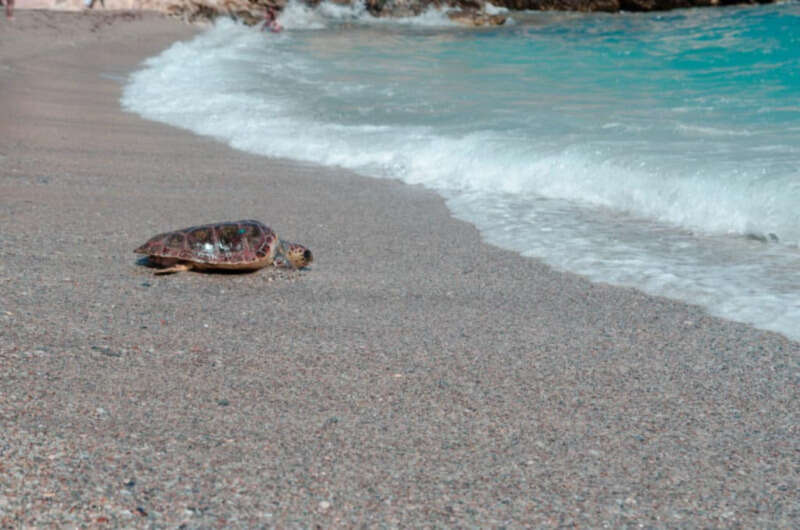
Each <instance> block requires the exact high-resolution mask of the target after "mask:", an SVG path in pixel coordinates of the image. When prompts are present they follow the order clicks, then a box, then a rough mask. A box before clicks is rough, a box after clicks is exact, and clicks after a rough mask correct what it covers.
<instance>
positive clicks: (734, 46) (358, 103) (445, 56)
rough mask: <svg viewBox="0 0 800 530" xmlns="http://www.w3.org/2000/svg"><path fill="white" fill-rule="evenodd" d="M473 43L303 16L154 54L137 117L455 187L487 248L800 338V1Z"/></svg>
mask: <svg viewBox="0 0 800 530" xmlns="http://www.w3.org/2000/svg"><path fill="white" fill-rule="evenodd" d="M514 16H515V17H516V20H515V21H514V22H515V23H514V24H511V25H509V26H506V27H502V28H492V29H487V30H478V31H474V30H464V29H461V28H458V27H455V26H453V25H452V24H450V23H449V22H448V21H447V19H446V18H445V17H444V15H443V14H442V13H439V12H435V11H432V12H429V13H426V14H425V15H424V16H422V17H418V18H415V19H407V20H401V21H383V20H381V21H371V20H369V19H368V18H367V17H365V15H364V13H363V9H360V8H341V7H336V6H331V5H327V4H323V5H322V6H321V7H320V8H318V9H316V10H309V9H308V8H305V7H301V6H298V5H294V4H292V5H290V6H289V8H288V9H287V10H286V11H285V12H284V14H283V15H282V17H281V22H282V23H283V25H284V26H285V27H286V30H285V31H284V32H283V33H280V34H270V33H261V32H258V31H254V30H253V29H250V28H245V27H242V26H238V25H235V24H233V23H232V22H229V21H220V22H219V23H218V24H216V26H215V27H213V28H211V29H210V30H209V31H207V32H205V33H203V34H202V35H200V36H198V37H197V38H195V39H194V40H192V41H191V42H188V43H178V44H176V45H174V46H173V47H171V48H170V49H169V50H167V51H165V52H164V53H162V54H161V55H160V56H158V57H155V58H152V59H150V60H148V61H147V63H146V64H145V65H144V67H143V69H142V70H141V71H139V72H137V73H136V74H134V75H133V76H132V77H131V79H130V81H129V83H128V85H127V86H126V89H125V93H124V96H123V105H124V106H125V108H127V109H129V110H132V111H135V112H137V113H140V114H141V115H143V116H145V117H147V118H150V119H154V120H159V121H163V122H166V123H170V124H172V125H176V126H180V127H185V128H187V129H190V130H192V131H195V132H197V133H200V134H206V135H210V136H214V137H216V138H218V139H220V140H221V141H224V142H227V143H229V144H230V145H232V146H233V147H235V148H237V149H242V150H245V151H249V152H253V153H258V154H263V155H267V156H280V157H288V158H294V159H298V160H306V161H313V162H317V163H321V164H325V165H337V166H343V167H347V168H351V169H354V170H356V171H358V172H360V173H363V174H366V175H371V176H375V177H388V178H399V179H402V180H404V181H406V182H409V183H419V184H423V185H425V186H427V187H429V188H432V189H434V190H436V191H438V192H439V193H441V194H442V195H443V196H444V197H445V198H446V199H447V204H448V206H449V207H450V208H451V210H452V211H453V212H454V214H455V215H456V216H458V217H459V218H462V219H464V220H467V221H469V222H471V223H474V224H475V225H476V226H477V227H478V228H479V229H480V230H481V232H482V234H483V236H484V237H485V238H486V240H487V241H489V242H491V243H493V244H497V245H499V246H502V247H506V248H509V249H513V250H516V251H519V252H521V253H522V254H524V255H528V256H534V257H537V258H540V259H543V260H544V261H546V262H548V263H550V264H552V265H554V266H555V267H557V268H560V269H564V270H570V271H574V272H577V273H580V274H583V275H586V276H588V277H590V278H592V279H594V280H597V281H605V282H610V283H614V284H620V285H628V286H635V287H638V288H641V289H643V290H645V291H647V292H649V293H653V294H659V295H665V296H669V297H673V298H678V299H682V300H686V301H689V302H692V303H698V304H701V305H703V306H704V307H706V308H707V309H708V310H709V312H711V313H712V314H715V315H719V316H724V317H727V318H731V319H735V320H740V321H744V322H749V323H752V324H754V325H756V326H759V327H762V328H766V329H772V330H777V331H780V332H782V333H784V334H786V335H787V336H790V337H792V338H795V339H800V97H799V96H798V94H800V3H796V2H793V3H786V4H779V5H770V6H759V7H745V8H725V9H702V10H681V11H672V12H668V13H660V14H620V15H608V14H591V15H586V14H573V13H567V14H565V13H524V14H517V15H514Z"/></svg>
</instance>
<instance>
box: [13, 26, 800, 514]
mask: <svg viewBox="0 0 800 530" xmlns="http://www.w3.org/2000/svg"><path fill="white" fill-rule="evenodd" d="M195 31H196V30H195V29H192V28H190V27H188V26H184V25H181V24H179V23H177V22H174V21H170V20H167V19H164V18H161V17H160V16H158V15H155V14H142V13H137V14H130V13H128V14H124V13H113V14H109V13H92V14H88V13H54V12H38V11H26V10H18V11H17V19H16V20H15V21H14V22H13V23H12V24H9V23H7V22H6V21H5V19H3V20H2V21H0V526H9V527H17V526H26V525H45V524H47V523H56V524H57V525H58V526H62V525H76V524H88V525H93V526H104V525H112V526H134V525H135V526H152V527H175V526H177V525H179V524H182V523H186V524H187V525H188V527H214V526H217V527H223V526H225V527H230V526H234V527H236V526H259V525H264V526H277V527H287V526H296V527H310V526H313V525H316V524H319V525H322V526H323V527H331V526H338V527H344V526H348V527H349V526H355V525H361V524H366V525H368V526H398V525H402V526H421V525H432V526H439V527H442V526H454V525H458V526H466V527H479V526H480V527H490V526H503V525H506V526H510V527H522V526H547V527H549V526H579V527H600V526H603V525H607V526H610V527H620V526H626V525H634V524H637V523H641V524H643V525H646V526H654V527H665V526H669V527H701V526H702V527H709V526H722V527H737V526H738V527H744V528H754V527H764V528H766V527H770V528H776V527H785V528H790V527H797V526H798V525H800V501H799V499H800V494H799V493H798V484H799V481H798V478H799V476H800V429H799V428H798V410H800V400H798V377H800V368H799V367H798V359H800V345H798V344H797V343H793V342H790V341H789V340H787V339H785V338H783V337H782V336H780V335H777V334H773V333H769V332H764V331H759V330H755V329H753V328H751V327H748V326H745V325H743V324H737V323H732V322H727V321H723V320H720V319H717V318H711V317H709V316H707V315H705V314H704V313H703V311H702V310H700V309H698V308H696V307H692V306H688V305H685V304H682V303H678V302H674V301H669V300H665V299H661V298H654V297H650V296H646V295H644V294H642V293H640V292H637V291H635V290H629V289H620V288H616V287H610V286H606V285H597V284H591V283H589V282H588V281H586V280H584V279H582V278H580V277H577V276H574V275H570V274H562V273H559V272H555V271H553V270H551V269H550V268H548V267H546V266H544V265H542V264H541V263H538V262H537V261H535V260H531V259H525V258H522V257H520V256H518V255H516V254H514V253H511V252H505V251H502V250H499V249H497V248H494V247H490V246H487V245H485V244H483V243H481V241H480V238H479V234H478V233H477V232H476V230H475V229H474V228H473V227H472V226H470V225H468V224H465V223H462V222H459V221H456V220H454V219H452V218H451V217H450V216H449V215H448V212H447V210H446V208H445V207H444V205H443V203H442V200H441V199H440V198H439V197H437V196H436V195H434V194H432V193H430V192H428V191H425V190H422V189H419V188H414V187H408V186H405V185H402V184H400V183H396V182H390V181H376V180H370V179H365V178H360V177H358V176H355V175H353V174H349V173H346V172H343V171H333V170H329V169H323V168H318V167H314V166H309V165H299V164H295V163H291V162H287V161H281V160H269V159H265V158H259V157H255V156H250V155H247V154H243V153H240V152H236V151H233V150H231V149H229V148H227V147H226V146H224V145H220V144H217V143H215V142H213V141H211V140H209V139H206V138H199V137H196V136H193V135H191V134H189V133H187V132H185V131H180V130H176V129H172V128H169V127H166V126H163V125H160V124H156V123H151V122H146V121H144V120H142V119H140V118H138V117H137V116H134V115H131V114H128V113H125V112H123V111H121V110H120V107H119V96H120V90H121V82H122V80H124V78H125V75H126V74H127V73H128V72H129V71H131V70H132V69H134V68H135V67H136V65H137V64H138V63H139V62H140V61H141V60H143V59H144V58H146V57H147V56H150V55H153V54H155V53H157V52H158V51H159V50H161V49H163V48H164V47H166V46H168V45H169V43H170V42H172V41H174V40H178V39H186V38H190V37H191V35H192V34H193V33H194V32H195ZM248 217H253V218H258V219H261V220H263V221H265V222H267V223H268V224H270V225H272V226H273V227H274V228H275V229H276V230H277V231H278V233H279V234H280V235H281V236H283V237H287V238H292V239H297V240H299V241H301V242H304V243H306V244H307V245H309V246H310V247H311V248H312V249H313V251H314V253H315V255H316V258H317V261H316V263H315V264H314V266H313V267H312V268H311V269H310V270H307V271H304V272H301V273H291V274H288V273H277V272H274V271H262V272H259V273H255V274H246V275H232V274H201V273H184V274H177V275H172V276H165V277H161V276H159V277H154V276H153V275H152V271H151V270H150V269H148V268H146V267H142V266H140V265H137V262H136V255H134V254H133V253H132V249H133V248H134V247H136V246H137V245H138V244H140V243H142V242H143V241H144V240H145V239H147V238H148V237H149V236H151V235H153V234H154V233H156V232H159V231H163V230H166V229H173V228H179V227H182V226H187V225H192V224H197V223H203V222H210V221H216V220H223V219H237V218H248Z"/></svg>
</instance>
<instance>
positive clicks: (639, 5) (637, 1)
mask: <svg viewBox="0 0 800 530" xmlns="http://www.w3.org/2000/svg"><path fill="white" fill-rule="evenodd" d="M773 1H774V0H491V2H492V4H494V5H496V6H500V7H506V8H508V9H512V10H520V9H529V10H539V11H543V10H559V11H607V12H612V13H613V12H617V11H665V10H668V9H678V8H687V7H712V6H726V5H734V4H769V3H772V2H773Z"/></svg>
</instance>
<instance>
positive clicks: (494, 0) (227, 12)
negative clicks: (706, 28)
mask: <svg viewBox="0 0 800 530" xmlns="http://www.w3.org/2000/svg"><path fill="white" fill-rule="evenodd" d="M327 1H332V2H335V3H339V4H350V3H353V2H361V1H362V0H327ZM364 1H365V4H366V7H367V11H369V13H370V14H372V15H373V16H376V17H410V16H417V15H419V14H421V13H422V12H424V11H425V10H427V9H429V8H430V7H437V8H446V9H449V12H448V16H449V17H450V19H451V20H453V21H455V22H457V23H459V24H463V25H465V26H490V25H494V26H496V25H501V24H504V23H505V21H506V15H504V14H499V13H497V10H496V9H487V6H488V5H489V4H491V6H495V7H505V8H507V9H509V10H512V11H514V10H523V9H524V10H560V11H606V12H617V11H658V10H667V9H675V8H686V7H711V6H725V5H732V4H757V3H758V4H764V3H771V2H773V1H774V0H364ZM134 2H135V3H138V7H139V8H142V9H155V10H158V11H164V12H167V13H170V14H172V15H175V16H177V17H180V18H183V19H185V20H188V21H191V22H196V21H202V20H212V19H214V18H216V17H218V16H230V17H233V18H235V19H238V20H241V21H243V22H244V23H245V24H249V25H255V24H258V23H260V22H262V21H263V20H264V12H265V8H266V7H272V8H274V9H276V10H277V11H281V10H282V9H283V8H284V7H285V5H286V2H287V0H134ZM306 3H308V4H309V5H312V6H313V5H316V4H319V3H320V0H306Z"/></svg>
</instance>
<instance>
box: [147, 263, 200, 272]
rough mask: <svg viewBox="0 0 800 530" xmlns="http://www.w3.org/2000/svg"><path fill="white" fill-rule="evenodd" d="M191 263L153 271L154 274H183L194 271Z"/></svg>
mask: <svg viewBox="0 0 800 530" xmlns="http://www.w3.org/2000/svg"><path fill="white" fill-rule="evenodd" d="M192 268H193V267H192V264H191V263H177V264H175V265H173V266H172V267H167V268H166V269H156V270H155V271H153V274H172V273H173V272H183V271H188V270H190V269H192Z"/></svg>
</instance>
